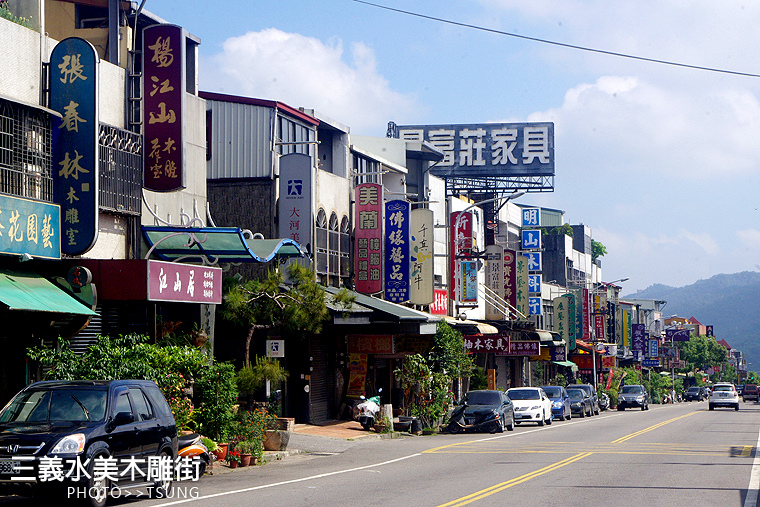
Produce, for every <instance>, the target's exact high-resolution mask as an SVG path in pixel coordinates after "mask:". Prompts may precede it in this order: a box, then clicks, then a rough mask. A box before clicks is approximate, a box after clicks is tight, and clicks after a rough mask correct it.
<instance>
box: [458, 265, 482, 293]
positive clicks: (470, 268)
mask: <svg viewBox="0 0 760 507" xmlns="http://www.w3.org/2000/svg"><path fill="white" fill-rule="evenodd" d="M459 266H460V272H461V283H460V286H461V287H462V294H461V297H460V298H459V301H461V302H462V303H477V302H478V263H477V261H461V262H460V263H459Z"/></svg>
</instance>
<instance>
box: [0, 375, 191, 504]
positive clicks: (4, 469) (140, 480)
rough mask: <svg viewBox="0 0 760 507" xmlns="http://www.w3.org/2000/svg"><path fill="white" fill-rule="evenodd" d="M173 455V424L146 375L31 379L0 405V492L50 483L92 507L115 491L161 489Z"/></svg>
mask: <svg viewBox="0 0 760 507" xmlns="http://www.w3.org/2000/svg"><path fill="white" fill-rule="evenodd" d="M176 456H177V426H176V424H175V422H174V417H173V416H172V413H171V410H170V408H169V405H168V404H167V402H166V399H165V398H164V396H163V394H162V393H161V391H160V390H159V389H158V386H156V384H155V383H154V382H152V381H147V380H113V381H73V382H65V381H47V382H36V383H34V384H31V385H29V386H27V387H26V388H24V389H23V390H22V391H21V392H20V393H18V394H17V395H16V396H15V397H14V398H13V399H12V400H11V401H10V403H8V404H7V405H6V406H5V408H3V410H2V411H0V493H15V494H24V493H25V492H29V493H34V494H38V493H48V492H51V491H50V490H52V491H53V492H56V493H58V494H61V493H62V494H63V495H64V496H63V497H62V498H67V497H69V498H78V499H80V500H85V503H87V504H89V505H92V506H97V507H100V506H102V505H105V503H106V500H107V499H108V494H112V495H114V496H116V494H117V493H116V492H118V494H119V495H120V496H126V495H128V494H134V495H135V496H136V495H137V492H138V491H139V492H141V493H143V494H144V492H146V491H147V492H148V494H150V495H151V496H156V497H163V496H166V495H167V492H168V491H169V489H170V488H171V483H172V478H173V476H174V466H173V465H174V460H175V459H176ZM149 458H150V459H149ZM157 469H161V470H157ZM61 490H62V491H61ZM72 492H73V493H74V494H73V495H72Z"/></svg>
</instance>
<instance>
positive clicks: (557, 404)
mask: <svg viewBox="0 0 760 507" xmlns="http://www.w3.org/2000/svg"><path fill="white" fill-rule="evenodd" d="M552 407H554V408H562V402H561V401H555V402H554V403H552Z"/></svg>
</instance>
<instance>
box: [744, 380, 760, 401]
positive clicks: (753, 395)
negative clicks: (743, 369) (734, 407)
mask: <svg viewBox="0 0 760 507" xmlns="http://www.w3.org/2000/svg"><path fill="white" fill-rule="evenodd" d="M747 400H754V401H760V391H758V389H757V384H746V385H745V386H744V389H742V401H744V402H745V403H746V401H747Z"/></svg>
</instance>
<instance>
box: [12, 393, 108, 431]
mask: <svg viewBox="0 0 760 507" xmlns="http://www.w3.org/2000/svg"><path fill="white" fill-rule="evenodd" d="M107 394H108V393H107V391H106V390H105V389H81V388H75V389H53V390H49V391H47V390H31V391H25V392H23V393H21V394H19V395H18V396H16V398H14V399H13V401H11V402H10V403H9V404H8V406H6V407H5V409H4V410H3V411H2V412H0V423H24V424H30V423H31V424H34V423H47V422H61V421H66V422H85V421H91V422H92V421H102V420H103V419H104V418H105V414H106V395H107Z"/></svg>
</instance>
